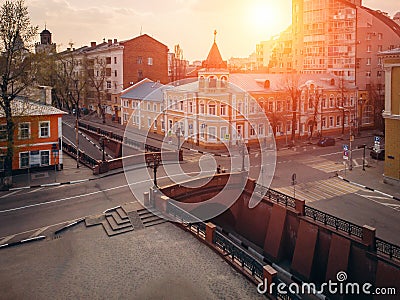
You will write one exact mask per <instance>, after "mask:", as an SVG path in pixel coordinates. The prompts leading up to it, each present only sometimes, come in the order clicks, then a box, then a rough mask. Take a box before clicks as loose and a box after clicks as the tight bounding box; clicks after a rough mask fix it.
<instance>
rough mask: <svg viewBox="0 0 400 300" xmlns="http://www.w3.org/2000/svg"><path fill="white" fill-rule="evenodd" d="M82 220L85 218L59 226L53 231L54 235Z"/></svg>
mask: <svg viewBox="0 0 400 300" xmlns="http://www.w3.org/2000/svg"><path fill="white" fill-rule="evenodd" d="M84 220H85V218H81V219H78V220H76V221H75V222H72V223H69V224H68V225H65V226H64V227H61V228H60V229H58V230H56V231H54V235H57V234H59V233H60V232H62V231H64V230H66V229H68V228H70V227H72V226H75V225H77V224H79V223H81V222H83V221H84Z"/></svg>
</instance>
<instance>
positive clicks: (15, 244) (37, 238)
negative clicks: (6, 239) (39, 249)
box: [0, 235, 46, 249]
mask: <svg viewBox="0 0 400 300" xmlns="http://www.w3.org/2000/svg"><path fill="white" fill-rule="evenodd" d="M45 238H46V237H45V236H44V235H40V236H35V237H33V238H29V239H25V240H21V241H18V242H14V243H9V244H3V245H0V249H2V248H8V247H12V246H17V245H21V244H25V243H31V242H35V241H40V240H43V239H45Z"/></svg>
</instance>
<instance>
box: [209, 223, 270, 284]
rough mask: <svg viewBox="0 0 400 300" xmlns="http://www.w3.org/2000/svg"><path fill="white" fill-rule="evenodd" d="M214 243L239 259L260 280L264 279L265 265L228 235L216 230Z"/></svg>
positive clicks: (232, 256)
mask: <svg viewBox="0 0 400 300" xmlns="http://www.w3.org/2000/svg"><path fill="white" fill-rule="evenodd" d="M213 242H214V244H215V245H216V246H217V247H218V248H219V249H220V250H222V251H223V252H226V256H229V257H230V258H231V259H232V260H233V261H235V260H236V261H237V262H238V263H239V265H240V266H241V267H242V268H243V269H245V270H247V271H248V272H249V273H250V274H251V275H252V276H254V277H256V278H258V279H259V280H261V281H263V280H264V275H263V268H264V265H263V264H262V263H261V262H259V261H258V260H256V259H255V258H253V257H252V256H251V255H250V254H248V253H247V252H246V251H244V250H243V249H241V248H240V247H239V246H237V245H236V244H235V243H234V242H232V241H231V240H230V239H228V238H227V237H225V236H223V235H222V234H221V233H220V232H218V231H217V232H215V237H214V241H213Z"/></svg>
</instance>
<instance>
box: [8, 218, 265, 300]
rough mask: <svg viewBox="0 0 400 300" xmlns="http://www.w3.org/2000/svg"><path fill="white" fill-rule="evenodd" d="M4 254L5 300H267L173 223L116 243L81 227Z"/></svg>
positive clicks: (99, 232)
mask: <svg viewBox="0 0 400 300" xmlns="http://www.w3.org/2000/svg"><path fill="white" fill-rule="evenodd" d="M0 252H1V253H0V265H1V269H0V299H265V297H263V296H261V295H259V294H257V289H256V286H255V285H253V284H252V283H250V282H249V281H248V280H247V279H245V278H244V277H243V276H242V275H241V274H240V273H238V272H236V271H235V270H234V269H233V268H232V267H231V266H229V264H228V263H227V262H225V261H224V260H223V259H222V258H221V257H220V256H218V255H217V254H216V253H215V252H213V251H212V250H211V249H209V248H208V247H207V246H206V245H204V244H202V243H201V242H199V241H198V240H197V239H196V238H194V237H193V236H192V235H191V234H189V233H188V232H185V231H183V230H181V229H179V228H177V227H175V226H174V225H172V224H170V223H164V224H161V225H157V226H153V227H150V228H146V229H144V230H139V231H132V232H129V233H126V234H121V235H118V236H114V237H108V236H107V235H106V234H105V232H104V230H103V229H102V228H101V227H100V226H96V227H91V228H85V227H84V225H83V224H81V225H78V226H76V227H75V228H73V229H70V230H68V231H66V232H64V233H62V236H61V238H58V239H48V240H45V241H39V242H34V243H32V244H26V245H21V246H16V247H11V248H7V249H1V250H0Z"/></svg>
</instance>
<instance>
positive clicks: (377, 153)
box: [369, 149, 385, 160]
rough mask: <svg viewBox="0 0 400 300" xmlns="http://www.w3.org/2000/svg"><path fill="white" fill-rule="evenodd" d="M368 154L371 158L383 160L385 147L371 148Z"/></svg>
mask: <svg viewBox="0 0 400 300" xmlns="http://www.w3.org/2000/svg"><path fill="white" fill-rule="evenodd" d="M369 156H371V158H373V159H377V160H385V149H379V150H376V149H372V150H371V152H370V153H369Z"/></svg>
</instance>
